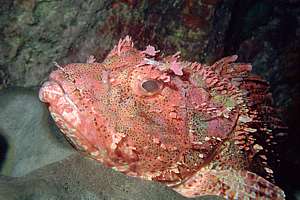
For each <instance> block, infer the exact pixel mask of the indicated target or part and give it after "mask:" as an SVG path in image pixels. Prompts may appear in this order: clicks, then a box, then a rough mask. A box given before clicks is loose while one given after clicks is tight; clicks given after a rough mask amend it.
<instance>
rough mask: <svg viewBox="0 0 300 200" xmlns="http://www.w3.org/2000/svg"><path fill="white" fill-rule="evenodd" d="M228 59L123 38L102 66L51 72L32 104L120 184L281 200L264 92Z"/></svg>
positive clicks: (275, 124) (275, 122)
mask: <svg viewBox="0 0 300 200" xmlns="http://www.w3.org/2000/svg"><path fill="white" fill-rule="evenodd" d="M236 60H237V56H236V55H234V56H228V57H225V58H223V59H221V60H219V61H217V62H216V63H214V64H213V65H206V64H200V63H197V62H188V61H184V60H182V59H181V58H180V53H179V52H178V53H176V54H174V55H170V56H163V55H162V54H161V53H160V51H159V50H156V49H155V48H154V47H153V46H151V45H148V46H147V47H146V49H145V50H143V51H141V50H138V49H136V48H135V47H134V45H133V42H132V39H131V38H130V37H129V36H126V37H125V38H124V39H121V40H120V41H119V43H118V44H117V45H115V47H114V48H113V49H112V50H111V51H110V53H109V54H108V56H107V57H106V58H105V59H104V61H103V62H102V63H98V62H96V60H95V58H94V57H93V56H90V57H89V58H88V59H87V61H86V63H72V64H67V65H65V66H59V65H58V64H56V66H57V67H58V69H57V70H55V71H53V72H52V73H51V74H50V76H49V80H48V81H46V82H45V83H44V84H43V86H42V87H41V89H40V92H39V98H40V99H41V101H43V102H45V103H47V104H48V106H49V111H50V113H51V116H52V117H53V119H54V121H55V122H56V124H57V125H58V127H59V128H60V130H61V131H62V132H63V133H64V135H65V137H66V138H67V139H68V140H69V141H70V142H71V144H72V145H73V146H74V147H75V148H76V149H77V150H79V151H82V152H83V153H84V154H85V155H88V156H90V157H92V158H93V159H95V160H96V161H99V162H101V163H103V164H104V165H106V166H108V167H111V168H113V169H115V170H117V171H120V172H123V173H124V174H126V175H129V176H133V177H140V178H142V179H146V180H153V181H158V182H161V183H163V184H165V185H167V186H169V187H171V188H173V189H174V190H175V191H177V192H178V193H180V194H182V195H183V196H185V197H190V198H192V197H196V196H201V195H218V196H222V197H225V198H227V199H284V198H285V194H284V192H283V190H282V189H280V188H279V187H278V186H276V185H275V183H274V178H273V170H272V167H271V165H272V162H273V161H272V160H271V159H270V158H269V156H272V154H273V151H274V148H273V149H272V146H274V145H273V144H274V143H276V142H275V138H276V137H277V136H276V132H278V133H279V132H280V131H278V130H280V129H281V126H282V125H281V122H280V120H279V119H278V118H277V117H276V115H275V114H273V113H275V111H274V110H275V109H274V108H272V106H271V97H270V93H269V92H268V83H267V82H266V81H264V80H263V79H262V78H260V77H258V76H256V75H252V74H251V73H250V71H251V68H252V67H251V65H250V64H246V63H237V62H236ZM276 130H277V131H276Z"/></svg>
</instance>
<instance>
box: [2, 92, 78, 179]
mask: <svg viewBox="0 0 300 200" xmlns="http://www.w3.org/2000/svg"><path fill="white" fill-rule="evenodd" d="M37 94H38V92H37V91H33V90H29V89H23V88H14V89H8V90H2V91H0V110H1V112H0V135H1V136H2V139H1V140H2V143H3V144H6V146H7V147H8V148H7V149H4V148H3V149H2V148H1V151H2V152H4V151H6V156H5V157H4V155H3V156H2V158H5V160H2V162H1V160H0V167H1V163H2V168H0V172H1V174H5V175H10V176H23V175H25V174H27V173H29V172H31V171H33V170H35V169H38V168H40V167H42V166H45V165H47V164H49V163H52V162H56V161H59V160H61V159H63V158H65V157H66V156H68V155H70V154H72V153H74V150H73V149H72V147H70V145H69V144H68V143H67V142H66V141H65V139H64V137H63V135H62V134H61V133H59V130H58V129H57V128H56V127H55V126H54V124H52V126H51V124H49V123H48V122H51V119H50V116H49V113H48V111H47V108H46V106H45V105H43V104H42V103H41V102H40V101H39V99H38V96H37Z"/></svg>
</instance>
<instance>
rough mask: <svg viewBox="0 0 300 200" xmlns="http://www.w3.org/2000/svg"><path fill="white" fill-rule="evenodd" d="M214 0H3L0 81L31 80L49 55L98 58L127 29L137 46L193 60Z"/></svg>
mask: <svg viewBox="0 0 300 200" xmlns="http://www.w3.org/2000/svg"><path fill="white" fill-rule="evenodd" d="M219 1H220V0H210V1H208V0H199V1H175V0H172V1H170V0H163V1H146V0H143V1H109V0H105V1H100V0H87V1H72V0H65V1H34V0H28V1H4V2H2V3H1V8H0V36H1V38H2V39H1V40H0V85H14V86H25V87H28V86H37V85H39V84H40V83H41V81H42V80H44V79H45V78H46V77H47V76H48V74H49V72H50V71H51V70H52V69H53V68H54V65H53V61H57V62H58V63H59V64H66V63H70V62H73V63H74V62H84V61H85V60H86V58H87V57H88V56H89V55H91V54H93V55H95V56H96V58H97V59H98V61H101V59H103V58H104V57H105V55H106V54H107V53H108V51H109V50H110V49H111V48H112V46H113V45H115V44H116V43H117V42H118V40H119V39H120V38H124V36H125V35H127V34H129V35H131V36H132V37H133V39H134V41H135V43H136V44H137V46H138V47H145V46H147V45H148V44H152V45H157V46H156V47H158V49H161V50H162V51H163V52H166V53H168V54H170V53H176V52H177V51H181V53H182V56H183V57H185V58H192V59H193V60H199V59H200V58H201V57H203V56H205V54H204V53H205V52H204V50H205V47H206V45H207V44H208V43H209V41H208V39H209V34H210V30H211V29H212V23H213V21H214V20H217V19H215V15H214V11H215V8H216V7H217V3H218V2H219ZM175 13H176V14H175ZM227 14H229V12H227V13H226V15H227ZM222 17H224V15H222ZM1 79H2V80H1Z"/></svg>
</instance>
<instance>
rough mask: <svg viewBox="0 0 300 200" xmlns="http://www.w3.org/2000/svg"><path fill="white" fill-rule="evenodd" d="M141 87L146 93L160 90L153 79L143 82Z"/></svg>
mask: <svg viewBox="0 0 300 200" xmlns="http://www.w3.org/2000/svg"><path fill="white" fill-rule="evenodd" d="M141 86H142V88H143V89H144V90H145V91H146V92H148V93H155V92H157V91H159V90H160V89H161V83H160V82H159V81H157V80H155V79H150V80H145V81H143V82H142V84H141Z"/></svg>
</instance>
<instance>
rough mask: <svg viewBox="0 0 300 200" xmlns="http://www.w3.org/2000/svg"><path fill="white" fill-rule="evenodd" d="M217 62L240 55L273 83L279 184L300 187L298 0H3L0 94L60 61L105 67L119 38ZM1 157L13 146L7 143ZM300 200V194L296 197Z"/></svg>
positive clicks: (35, 80) (292, 190)
mask: <svg viewBox="0 0 300 200" xmlns="http://www.w3.org/2000/svg"><path fill="white" fill-rule="evenodd" d="M127 34H129V35H131V36H132V38H133V39H134V41H135V44H136V46H137V47H139V48H141V49H144V47H145V46H146V45H148V44H152V45H153V46H155V47H156V48H158V49H160V50H161V51H162V52H165V53H166V54H171V53H175V52H177V51H181V53H182V57H183V58H185V59H188V60H191V61H199V62H205V63H212V62H214V61H215V60H217V59H219V58H221V57H223V56H226V55H232V54H237V55H239V61H242V62H251V63H252V64H253V68H254V72H255V73H257V74H260V75H261V76H263V77H264V78H265V79H267V80H268V81H269V82H270V86H271V88H270V90H271V92H272V93H273V98H274V105H276V106H277V107H278V108H280V113H281V115H282V116H283V120H284V121H285V123H286V124H287V125H288V127H289V130H288V136H287V138H286V141H285V143H284V144H283V150H280V151H281V160H282V161H281V166H280V171H279V172H278V176H277V182H278V184H279V185H280V186H281V187H282V188H283V189H284V190H285V191H286V192H287V195H288V198H289V199H295V198H296V193H297V192H299V191H300V190H299V189H300V182H299V180H300V173H299V170H300V156H299V155H300V135H299V134H300V117H299V115H300V73H299V72H300V66H299V64H300V1H299V0H198V1H197V0H161V1H159V0H149V1H146V0H142V1H138V0H121V1H105V0H102V1H100V0H86V1H79V0H77V1H74V0H64V1H54V0H14V1H12V0H0V89H3V88H5V87H13V86H20V87H39V86H40V84H41V82H42V81H43V80H45V79H46V78H47V75H48V74H49V73H50V71H51V70H52V69H53V68H54V65H53V64H52V62H53V61H57V62H58V63H60V64H65V63H70V62H84V61H85V60H86V58H87V56H88V55H91V54H92V55H95V56H96V58H97V59H98V61H99V62H100V61H101V60H102V59H103V58H104V57H105V55H106V54H107V53H108V51H109V50H110V49H111V48H112V46H113V45H114V44H116V43H117V41H118V40H119V38H121V37H124V36H125V35H127ZM0 140H1V142H0V146H1V148H2V150H1V149H0V152H2V155H0V158H2V157H4V152H5V147H6V146H7V144H6V143H5V141H4V140H3V139H1V138H0ZM298 198H299V197H298Z"/></svg>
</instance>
